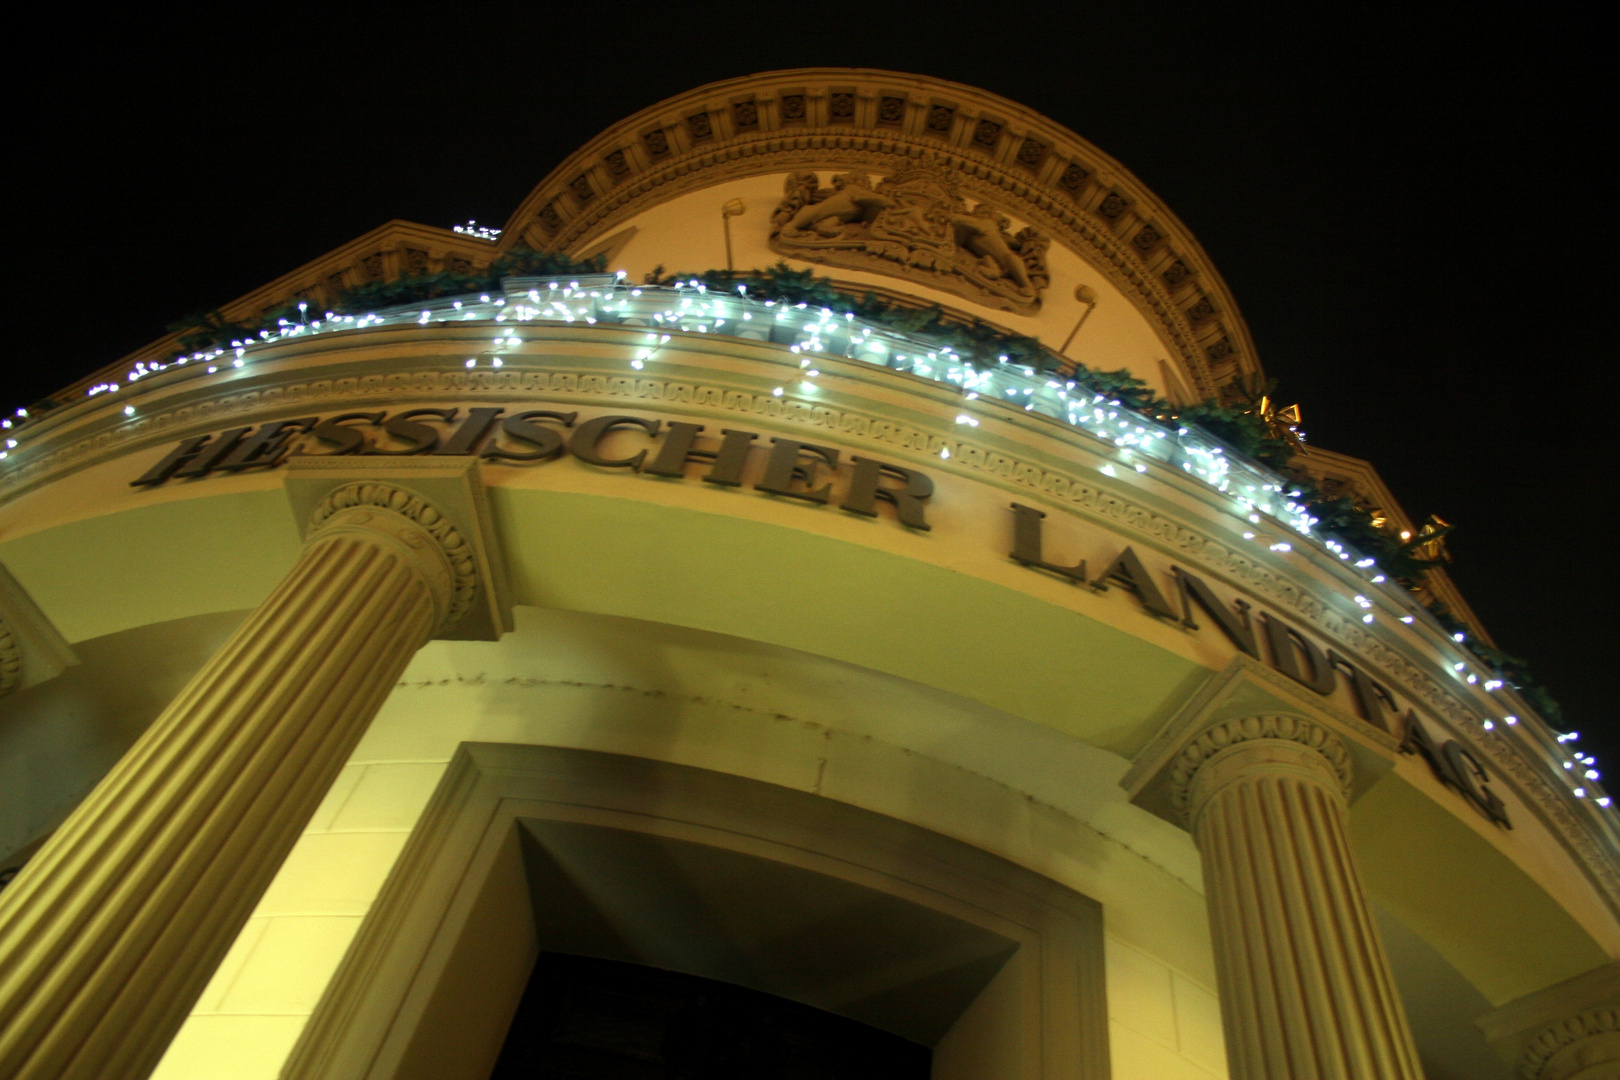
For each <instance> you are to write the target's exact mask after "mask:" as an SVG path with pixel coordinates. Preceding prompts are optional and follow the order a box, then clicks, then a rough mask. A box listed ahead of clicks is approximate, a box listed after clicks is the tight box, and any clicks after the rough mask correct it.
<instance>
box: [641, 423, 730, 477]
mask: <svg viewBox="0 0 1620 1080" xmlns="http://www.w3.org/2000/svg"><path fill="white" fill-rule="evenodd" d="M702 430H703V425H701V424H688V423H686V422H685V421H683V420H671V421H669V434H668V435H666V436H665V437H664V445H663V446H661V447H659V448H658V456H657V457H655V458H653V460H652V462H651V463H650V464H648V465H646V466H644V467H643V468H642V470H641V471H642V472H646V473H652V474H653V475H654V476H685V475H686V463H687V462H688V461H712V462H714V465H713V467H711V468H710V469H709V473H708V475H707V476H705V477H704V478H703V479H705V480H707V481H708V482H709V483H711V484H723V485H725V486H727V487H736V486H737V485H738V484H740V483H742V470H743V464H744V463H745V462H746V461H747V460H748V450H749V448H750V444H751V443H753V441H754V440H755V439H757V438H759V436H758V435H756V434H755V433H754V432H752V431H733V430H732V429H731V428H723V429H721V432H720V433H721V434H722V435H723V436H724V438H722V439H721V440H720V449H718V450H699V449H697V447H695V446H694V445H693V444H694V443H695V442H697V437H698V433H699V432H700V431H702Z"/></svg>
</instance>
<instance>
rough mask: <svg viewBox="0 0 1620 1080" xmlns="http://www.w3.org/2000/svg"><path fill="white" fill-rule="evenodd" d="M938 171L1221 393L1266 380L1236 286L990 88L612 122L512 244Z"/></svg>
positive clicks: (893, 77) (790, 82)
mask: <svg viewBox="0 0 1620 1080" xmlns="http://www.w3.org/2000/svg"><path fill="white" fill-rule="evenodd" d="M918 163H930V164H936V165H941V166H944V167H946V168H949V169H950V170H952V172H953V173H954V174H955V176H956V177H957V179H958V182H959V185H960V186H961V188H962V190H963V191H964V193H966V194H969V195H972V196H973V197H976V198H980V199H983V200H986V201H989V202H990V203H992V204H993V205H996V206H998V207H1000V208H1002V209H1004V210H1006V211H1007V212H1009V213H1011V214H1013V215H1014V216H1016V217H1019V218H1023V219H1025V220H1027V221H1029V222H1030V223H1031V224H1033V225H1035V226H1036V227H1038V228H1040V229H1043V230H1045V231H1047V232H1049V233H1051V234H1052V235H1053V236H1055V237H1057V238H1059V239H1061V240H1063V241H1064V242H1065V243H1066V244H1067V245H1068V246H1069V247H1071V248H1073V249H1074V250H1075V251H1077V252H1079V253H1081V254H1082V255H1083V256H1084V257H1085V258H1086V259H1087V261H1088V262H1090V263H1092V264H1093V265H1094V266H1096V267H1098V268H1099V269H1100V270H1102V271H1103V272H1104V273H1105V274H1106V275H1107V276H1108V277H1109V279H1110V280H1111V281H1112V282H1113V283H1114V284H1115V285H1116V286H1118V287H1119V288H1120V289H1121V290H1122V291H1123V292H1124V293H1125V295H1126V296H1129V297H1131V298H1132V300H1133V301H1134V302H1135V304H1136V305H1137V306H1138V308H1139V309H1140V310H1141V311H1142V313H1143V315H1144V316H1145V317H1146V318H1147V319H1148V320H1149V322H1150V323H1151V324H1152V325H1154V326H1155V327H1157V328H1158V330H1159V333H1160V335H1161V337H1162V338H1163V340H1164V342H1165V344H1166V346H1167V347H1168V348H1169V349H1171V350H1172V351H1173V353H1174V354H1175V355H1177V356H1179V357H1180V358H1181V360H1182V363H1183V367H1184V368H1185V369H1186V372H1187V374H1188V376H1189V378H1190V380H1191V382H1192V384H1193V386H1194V387H1195V388H1196V390H1197V391H1198V392H1199V393H1200V394H1201V395H1204V396H1213V395H1215V394H1216V393H1218V392H1219V389H1220V387H1222V386H1225V385H1229V384H1230V383H1231V382H1233V381H1234V380H1235V379H1238V378H1240V377H1248V376H1252V375H1257V374H1259V373H1260V367H1259V361H1258V359H1257V357H1256V352H1255V348H1254V343H1253V341H1252V339H1251V337H1250V335H1249V332H1248V328H1247V326H1246V325H1245V324H1244V322H1243V319H1242V317H1241V315H1239V314H1238V309H1237V305H1236V303H1235V302H1234V300H1233V298H1232V295H1231V292H1230V290H1229V289H1228V288H1227V287H1226V285H1225V283H1224V282H1223V281H1222V280H1221V277H1220V275H1219V274H1218V273H1217V272H1216V270H1215V268H1214V265H1213V264H1212V263H1211V262H1210V260H1209V258H1208V256H1207V255H1206V254H1205V253H1204V251H1203V249H1202V247H1201V246H1200V245H1199V244H1198V242H1197V240H1196V239H1195V238H1194V237H1193V235H1192V233H1191V232H1190V231H1189V230H1188V229H1187V228H1186V226H1185V225H1183V224H1182V223H1181V222H1180V221H1179V220H1178V219H1177V218H1176V217H1175V215H1174V214H1173V213H1171V211H1170V210H1169V208H1168V207H1166V206H1165V205H1164V204H1163V203H1162V202H1160V201H1159V199H1158V198H1157V197H1156V196H1154V195H1153V193H1152V192H1150V191H1149V190H1148V189H1147V187H1146V186H1145V185H1144V184H1142V182H1141V181H1140V180H1138V179H1137V178H1136V177H1134V176H1133V175H1131V173H1130V172H1129V170H1127V169H1126V168H1125V167H1124V166H1123V165H1121V164H1120V163H1119V162H1118V161H1115V160H1114V159H1113V158H1111V157H1109V156H1108V155H1107V154H1105V153H1103V152H1102V151H1101V150H1099V149H1098V148H1097V147H1095V146H1093V145H1092V144H1090V143H1089V142H1087V141H1085V140H1084V139H1082V138H1081V137H1080V136H1078V135H1076V134H1075V133H1073V132H1071V131H1069V130H1068V129H1066V128H1064V127H1063V126H1061V125H1059V124H1057V123H1055V122H1053V121H1052V120H1050V119H1048V118H1046V117H1044V116H1041V115H1040V114H1039V113H1036V112H1034V111H1033V110H1030V109H1028V108H1025V107H1024V106H1021V105H1018V104H1016V103H1015V102H1011V101H1008V100H1007V99H1005V98H1002V97H999V96H997V95H995V94H991V93H988V92H986V91H983V90H977V89H974V88H972V87H968V86H963V85H961V84H959V83H952V82H946V81H944V80H940V79H930V78H924V77H921V76H917V75H908V74H902V73H899V72H889V71H879V70H871V69H843V68H815V69H810V68H806V69H797V70H790V71H777V72H767V73H764V74H760V75H752V76H748V77H746V78H741V79H732V80H727V81H724V82H717V83H711V84H709V85H708V86H703V87H699V88H698V89H696V90H692V91H689V92H687V93H685V94H681V95H678V96H676V97H672V98H669V99H667V100H665V101H662V102H660V103H658V104H657V105H654V106H651V107H649V108H647V109H644V110H642V111H641V112H639V113H637V114H636V115H634V116H632V117H630V118H628V119H627V120H624V121H622V122H621V123H619V124H616V125H614V126H613V127H611V128H609V129H608V130H607V131H605V132H603V133H602V134H601V135H599V136H597V137H596V138H595V139H593V140H592V141H591V142H590V143H588V144H586V145H585V146H584V147H582V148H581V149H580V150H579V151H577V152H576V153H574V154H573V155H571V156H570V157H569V158H568V159H566V160H565V161H564V162H563V163H562V164H561V165H559V166H558V167H557V168H556V169H554V170H553V171H552V172H551V173H550V174H549V175H548V176H547V177H546V178H545V179H544V180H542V181H541V182H540V184H539V185H537V186H536V187H535V189H534V190H533V191H532V192H531V193H530V194H529V196H528V197H527V198H526V199H525V200H524V201H523V203H522V204H521V205H520V206H519V207H518V209H517V210H516V211H515V212H514V213H513V215H512V217H511V218H510V219H509V221H508V222H507V226H506V231H505V233H504V235H503V237H502V244H503V245H505V246H510V245H514V244H527V245H530V246H533V247H536V248H540V249H544V250H555V251H573V252H576V253H577V252H583V251H586V250H588V249H589V247H590V245H591V243H592V242H593V241H596V240H599V239H600V238H602V237H604V236H606V235H607V234H608V233H610V232H611V231H612V230H613V229H615V228H617V227H619V226H621V225H622V224H623V223H624V222H625V221H627V220H628V219H629V218H631V217H633V216H635V215H636V214H638V213H640V212H641V211H642V210H644V209H646V208H647V207H649V206H653V205H656V204H658V203H660V202H663V201H665V200H667V199H670V198H672V197H674V196H676V195H679V194H681V193H684V192H686V191H690V190H694V189H697V188H703V187H708V186H710V185H713V184H717V183H720V182H722V181H725V180H730V179H735V178H738V177H743V176H753V175H760V174H765V173H773V172H786V171H789V170H791V169H794V168H802V167H804V166H815V167H820V168H855V169H865V170H868V171H872V172H892V171H893V170H894V169H896V168H898V167H899V166H901V165H911V164H918Z"/></svg>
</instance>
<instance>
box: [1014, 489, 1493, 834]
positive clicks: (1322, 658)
mask: <svg viewBox="0 0 1620 1080" xmlns="http://www.w3.org/2000/svg"><path fill="white" fill-rule="evenodd" d="M1012 512H1013V547H1012V551H1011V552H1010V553H1009V554H1010V556H1011V558H1012V559H1013V561H1015V562H1018V563H1022V564H1023V565H1025V566H1028V567H1030V568H1032V569H1036V570H1043V571H1046V572H1048V573H1051V574H1055V575H1057V576H1058V577H1061V578H1063V579H1065V580H1067V581H1070V582H1073V583H1075V584H1077V585H1085V586H1087V587H1089V588H1091V589H1095V590H1097V591H1098V592H1103V591H1106V590H1107V589H1108V588H1109V586H1114V587H1118V588H1123V589H1125V590H1126V591H1127V592H1131V593H1134V594H1135V595H1136V597H1137V599H1138V600H1139V601H1141V604H1142V606H1143V607H1144V608H1146V609H1147V611H1148V612H1150V613H1151V614H1153V615H1156V616H1158V617H1160V618H1163V619H1166V620H1170V621H1174V622H1178V623H1180V624H1181V625H1182V626H1185V627H1187V628H1188V629H1190V630H1196V629H1198V623H1197V622H1196V621H1195V620H1194V618H1193V609H1194V608H1195V607H1196V608H1198V609H1199V610H1201V611H1202V612H1203V613H1204V614H1205V615H1206V616H1208V617H1209V619H1210V620H1211V621H1213V622H1214V623H1215V625H1216V627H1218V628H1219V629H1220V631H1221V633H1222V634H1223V635H1225V637H1226V639H1227V640H1228V641H1230V642H1231V643H1232V644H1233V645H1234V646H1236V647H1237V648H1238V649H1239V650H1241V651H1242V652H1244V653H1246V654H1247V655H1249V656H1251V657H1253V658H1254V659H1256V660H1260V661H1262V662H1265V663H1269V664H1270V665H1271V667H1272V668H1274V669H1275V670H1277V671H1279V672H1281V673H1282V674H1283V675H1286V676H1287V677H1288V678H1290V679H1292V680H1293V681H1294V682H1297V683H1299V684H1300V685H1301V686H1304V687H1306V688H1308V689H1310V690H1312V691H1314V692H1315V693H1318V694H1320V695H1322V696H1323V697H1329V696H1331V695H1332V694H1334V693H1336V692H1337V691H1338V688H1339V682H1338V677H1339V676H1343V678H1344V680H1345V682H1346V683H1347V684H1348V686H1349V689H1350V693H1351V696H1352V697H1353V698H1354V699H1355V701H1356V707H1357V709H1358V710H1359V712H1360V713H1361V717H1362V719H1364V720H1366V721H1367V723H1369V724H1371V725H1372V726H1374V727H1376V728H1378V729H1379V730H1381V731H1385V732H1388V733H1390V734H1392V735H1394V736H1395V737H1396V738H1398V739H1400V740H1401V743H1400V750H1401V753H1403V754H1417V755H1418V756H1420V757H1422V758H1423V760H1424V762H1425V763H1427V764H1428V766H1429V769H1430V771H1432V772H1433V773H1434V775H1435V777H1436V779H1438V780H1439V781H1440V782H1441V783H1442V784H1444V785H1445V786H1447V787H1449V788H1451V789H1453V790H1454V791H1456V792H1457V793H1458V794H1459V795H1461V796H1462V797H1463V798H1464V799H1466V800H1467V801H1468V802H1469V803H1470V804H1471V805H1472V806H1473V807H1474V808H1475V809H1477V810H1478V811H1479V812H1480V813H1482V814H1484V815H1485V816H1486V817H1487V818H1489V819H1490V820H1492V821H1494V822H1496V823H1497V824H1499V825H1502V826H1504V827H1505V828H1509V829H1511V828H1512V827H1513V824H1512V822H1510V821H1509V820H1508V815H1507V807H1505V806H1504V805H1503V804H1502V800H1501V799H1500V798H1499V797H1497V795H1496V793H1495V792H1494V791H1492V790H1491V789H1490V786H1489V783H1488V782H1489V780H1490V775H1489V774H1488V773H1486V771H1485V766H1484V765H1482V764H1481V763H1480V761H1479V759H1478V758H1477V757H1475V756H1474V755H1473V753H1472V752H1471V751H1470V750H1469V749H1468V748H1467V747H1465V746H1463V744H1462V743H1460V742H1458V741H1457V740H1455V739H1450V740H1447V741H1446V742H1444V743H1438V744H1437V743H1436V742H1434V740H1433V738H1432V737H1431V736H1430V735H1429V732H1428V729H1427V728H1426V727H1424V725H1423V722H1422V721H1421V720H1419V719H1418V716H1417V712H1416V710H1413V709H1408V710H1407V712H1406V716H1405V717H1404V718H1402V717H1400V716H1399V706H1398V705H1397V704H1396V701H1395V696H1394V695H1393V694H1391V693H1390V692H1389V689H1388V688H1387V687H1385V686H1384V685H1383V684H1382V683H1380V682H1378V681H1377V680H1375V679H1374V678H1373V677H1372V676H1371V675H1369V674H1368V673H1367V672H1366V671H1364V670H1362V669H1361V668H1360V667H1357V666H1356V665H1355V664H1353V663H1351V662H1350V661H1349V660H1348V659H1346V658H1345V657H1344V656H1342V655H1340V654H1339V652H1338V651H1337V650H1336V649H1331V648H1330V649H1328V650H1327V652H1326V653H1325V654H1324V653H1323V652H1322V649H1321V648H1320V647H1319V646H1318V645H1317V644H1316V643H1315V642H1314V641H1312V640H1311V639H1310V638H1309V637H1307V636H1306V635H1305V634H1304V633H1302V632H1301V631H1300V630H1299V629H1298V628H1297V627H1294V626H1292V625H1290V624H1288V623H1286V622H1284V621H1283V620H1281V619H1279V618H1277V617H1276V616H1275V615H1272V614H1271V613H1270V612H1264V611H1263V612H1261V613H1260V620H1259V622H1260V633H1258V634H1257V633H1256V632H1255V624H1254V621H1253V620H1252V619H1251V618H1250V617H1249V611H1250V605H1249V604H1248V603H1247V602H1245V601H1243V600H1234V601H1232V603H1231V606H1227V605H1226V604H1223V603H1222V602H1221V600H1220V599H1219V598H1218V597H1217V596H1216V595H1215V593H1214V591H1213V590H1212V589H1211V588H1210V587H1209V586H1208V585H1207V584H1205V583H1204V581H1203V580H1202V579H1201V578H1199V577H1197V576H1195V575H1193V574H1190V573H1188V572H1187V571H1186V570H1184V569H1182V568H1181V567H1179V566H1173V567H1171V571H1172V573H1174V575H1175V582H1176V588H1175V592H1176V594H1177V595H1178V598H1179V600H1180V610H1179V611H1178V610H1177V607H1176V606H1174V605H1172V603H1171V601H1170V600H1169V599H1168V598H1167V597H1166V596H1165V594H1164V591H1163V590H1162V589H1160V588H1159V586H1158V583H1157V582H1155V581H1154V580H1153V577H1152V575H1151V574H1150V573H1149V572H1148V570H1147V567H1146V566H1144V565H1143V563H1142V560H1141V558H1140V557H1139V556H1138V555H1137V554H1136V552H1135V551H1134V550H1132V549H1131V548H1128V547H1127V548H1126V549H1125V550H1123V551H1121V552H1120V553H1119V554H1118V555H1117V556H1115V557H1114V560H1113V561H1112V562H1111V563H1109V564H1108V568H1107V569H1105V570H1103V571H1102V572H1101V573H1099V574H1097V575H1096V576H1095V577H1092V576H1090V575H1089V574H1088V573H1087V571H1086V563H1085V560H1084V559H1082V560H1080V561H1079V562H1078V563H1075V564H1074V565H1073V566H1064V565H1062V564H1061V563H1053V562H1048V561H1047V560H1046V557H1045V554H1044V551H1043V543H1042V535H1041V533H1042V525H1041V522H1042V519H1044V518H1045V517H1046V515H1045V514H1044V513H1043V512H1041V511H1039V510H1036V509H1034V508H1033V507H1029V506H1024V505H1023V504H1021V503H1013V504H1012ZM1261 638H1264V640H1265V644H1266V648H1265V650H1264V652H1265V653H1266V654H1267V655H1265V656H1262V649H1261V647H1260V639H1261ZM1335 673H1337V674H1335Z"/></svg>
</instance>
